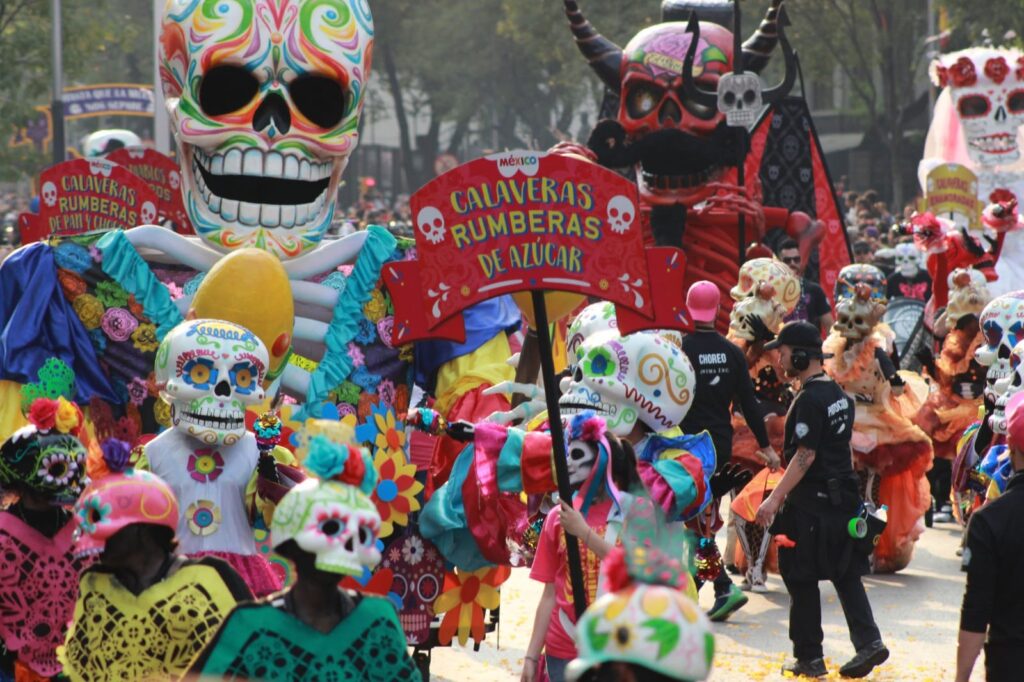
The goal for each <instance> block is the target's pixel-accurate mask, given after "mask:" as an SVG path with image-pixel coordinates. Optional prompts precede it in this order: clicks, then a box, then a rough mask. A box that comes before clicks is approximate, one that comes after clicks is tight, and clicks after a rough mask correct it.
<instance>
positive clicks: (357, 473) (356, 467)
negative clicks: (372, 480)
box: [336, 445, 366, 488]
mask: <svg viewBox="0 0 1024 682" xmlns="http://www.w3.org/2000/svg"><path fill="white" fill-rule="evenodd" d="M365 475H366V464H365V463H364V462H363V452H362V450H360V449H359V448H355V447H352V446H351V445H350V446H349V448H348V459H347V460H345V469H344V470H343V471H342V472H341V474H340V475H339V476H337V477H336V478H337V479H338V480H340V481H343V482H345V483H348V484H349V485H354V486H356V487H357V488H358V487H359V486H360V485H361V484H362V482H363V477H364V476H365Z"/></svg>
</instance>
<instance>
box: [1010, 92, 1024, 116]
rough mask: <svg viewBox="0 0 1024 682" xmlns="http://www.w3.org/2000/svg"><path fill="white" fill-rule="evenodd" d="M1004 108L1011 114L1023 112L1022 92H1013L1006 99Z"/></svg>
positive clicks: (1023, 98) (1023, 100)
mask: <svg viewBox="0 0 1024 682" xmlns="http://www.w3.org/2000/svg"><path fill="white" fill-rule="evenodd" d="M1006 108H1007V109H1008V110H1009V111H1010V113H1011V114H1019V113H1021V112H1024V90H1014V91H1013V92H1011V93H1010V96H1009V97H1007V98H1006Z"/></svg>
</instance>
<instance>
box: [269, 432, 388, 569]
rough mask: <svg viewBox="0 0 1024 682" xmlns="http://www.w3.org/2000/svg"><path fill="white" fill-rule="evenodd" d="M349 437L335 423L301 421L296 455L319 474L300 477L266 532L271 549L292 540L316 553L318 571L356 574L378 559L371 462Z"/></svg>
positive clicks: (379, 557)
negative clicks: (303, 478)
mask: <svg viewBox="0 0 1024 682" xmlns="http://www.w3.org/2000/svg"><path fill="white" fill-rule="evenodd" d="M351 438H352V434H351V430H350V429H347V428H346V427H345V426H344V425H342V424H340V423H338V422H329V421H325V420H314V421H312V422H309V423H308V424H307V425H306V427H305V428H304V429H303V431H302V432H301V433H300V441H301V446H300V448H299V450H298V451H297V454H298V455H299V456H300V457H301V458H303V464H304V465H305V467H306V468H307V469H308V470H309V471H310V472H311V473H313V474H314V475H315V476H317V477H319V478H309V479H306V480H305V481H303V482H302V483H300V484H299V485H297V486H295V487H294V488H292V489H291V490H290V491H288V493H286V494H285V496H284V497H283V498H281V501H280V502H279V503H278V505H277V508H276V509H275V510H274V517H273V520H272V521H271V526H270V534H271V540H272V542H273V544H274V547H275V548H276V547H280V546H281V545H283V544H284V543H285V542H288V541H289V540H294V541H295V543H296V544H297V545H298V546H299V549H302V550H303V551H306V552H309V553H311V554H314V555H316V562H315V565H316V567H317V568H318V569H320V570H321V571H328V572H330V573H338V574H340V575H349V576H360V575H362V574H363V569H364V568H369V569H373V568H374V567H375V566H376V565H377V564H378V563H380V559H381V556H380V551H379V550H378V549H377V538H378V537H379V536H380V527H381V520H380V514H379V513H378V512H377V507H376V506H375V505H374V504H373V502H372V500H371V499H370V497H369V494H370V493H371V492H372V491H373V488H374V485H375V484H376V479H377V474H376V471H375V470H374V468H373V462H372V461H371V460H370V455H369V453H367V452H366V451H365V450H364V449H362V448H358V447H355V446H354V445H352V444H351Z"/></svg>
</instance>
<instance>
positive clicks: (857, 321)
mask: <svg viewBox="0 0 1024 682" xmlns="http://www.w3.org/2000/svg"><path fill="white" fill-rule="evenodd" d="M853 323H854V324H855V325H858V326H859V325H862V324H864V318H863V317H860V316H859V315H858V316H857V317H855V318H853Z"/></svg>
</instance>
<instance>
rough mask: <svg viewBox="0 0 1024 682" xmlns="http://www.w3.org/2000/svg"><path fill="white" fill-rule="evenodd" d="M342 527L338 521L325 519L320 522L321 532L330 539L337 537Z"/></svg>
mask: <svg viewBox="0 0 1024 682" xmlns="http://www.w3.org/2000/svg"><path fill="white" fill-rule="evenodd" d="M341 529H342V525H341V521H339V520H338V519H325V520H323V521H321V522H320V532H321V533H323V534H324V535H326V536H327V537H329V538H334V537H337V536H338V535H339V534H340V533H341Z"/></svg>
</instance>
